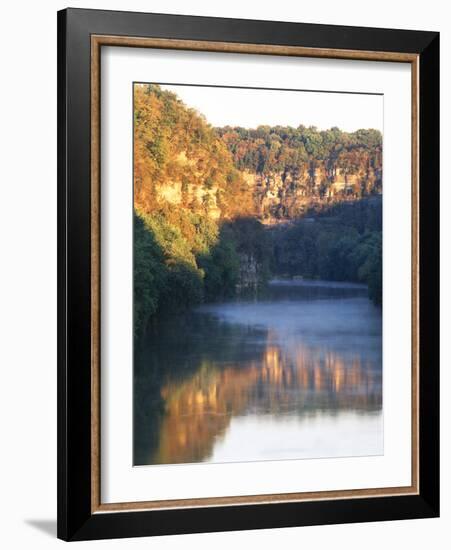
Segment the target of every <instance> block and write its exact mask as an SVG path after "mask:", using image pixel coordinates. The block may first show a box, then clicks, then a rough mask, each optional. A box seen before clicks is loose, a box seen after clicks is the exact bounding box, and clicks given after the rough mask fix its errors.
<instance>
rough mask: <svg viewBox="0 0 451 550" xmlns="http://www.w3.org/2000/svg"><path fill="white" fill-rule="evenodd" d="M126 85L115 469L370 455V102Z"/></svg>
mask: <svg viewBox="0 0 451 550" xmlns="http://www.w3.org/2000/svg"><path fill="white" fill-rule="evenodd" d="M130 93H132V94H133V113H130V116H133V182H134V184H133V209H134V213H133V340H134V342H133V465H134V466H153V465H176V464H188V463H230V462H253V461H275V460H277V461H283V460H292V459H321V458H340V457H369V456H379V455H383V454H384V437H383V436H384V429H383V421H384V415H383V413H384V409H383V392H382V388H383V364H382V355H383V354H382V349H383V335H382V315H383V299H382V298H383V293H382V289H383V285H382V256H383V223H382V221H383V215H382V212H383V120H384V95H383V94H382V93H376V92H375V93H357V92H349V93H347V92H343V91H340V92H337V91H334V89H333V82H331V89H330V90H308V89H305V90H297V89H272V88H271V89H269V88H246V87H231V86H221V85H218V86H211V85H193V84H189V85H186V84H185V85H184V84H183V83H163V82H150V81H149V82H133V85H132V90H131V92H130Z"/></svg>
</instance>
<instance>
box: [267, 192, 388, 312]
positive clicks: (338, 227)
mask: <svg viewBox="0 0 451 550" xmlns="http://www.w3.org/2000/svg"><path fill="white" fill-rule="evenodd" d="M381 208H382V204H381V201H377V202H374V201H373V202H371V201H366V202H364V201H360V202H358V203H354V204H352V203H350V204H347V205H346V206H345V207H344V206H343V205H338V206H335V207H333V208H331V209H329V211H327V212H323V213H322V214H320V215H319V216H317V217H315V218H307V220H304V221H300V222H298V223H296V224H293V225H290V226H288V227H282V228H276V229H274V231H273V232H274V261H273V266H272V268H273V271H274V272H276V273H279V274H282V275H290V276H294V275H301V276H303V277H306V278H320V279H325V280H330V281H355V282H361V283H364V284H367V285H368V295H369V297H370V299H371V300H372V301H373V302H374V303H376V304H381V302H382V226H381V225H382V220H381V217H382V212H381ZM373 210H376V211H378V212H376V213H375V212H373V213H372V215H368V214H369V212H372V211H373ZM365 220H366V221H365Z"/></svg>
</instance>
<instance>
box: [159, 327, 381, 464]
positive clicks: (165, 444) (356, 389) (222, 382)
mask: <svg viewBox="0 0 451 550" xmlns="http://www.w3.org/2000/svg"><path fill="white" fill-rule="evenodd" d="M161 395H162V397H163V399H164V401H165V415H164V417H163V420H162V422H161V426H160V438H159V445H158V448H157V450H156V453H155V455H154V457H153V462H154V463H157V464H158V463H160V464H170V463H172V464H174V463H183V462H201V461H203V460H206V459H208V457H209V456H211V454H212V451H213V448H214V445H215V443H216V442H217V441H218V440H221V439H222V437H223V436H224V435H225V433H226V432H227V429H228V427H229V424H230V421H231V418H232V417H233V416H240V415H244V414H249V413H254V414H255V413H256V414H259V415H265V414H267V415H291V417H293V416H297V417H299V418H300V419H301V418H302V417H303V416H304V417H305V415H308V414H314V413H316V412H317V411H334V410H336V411H339V410H357V411H369V410H378V409H380V408H381V405H382V395H381V376H380V371H379V370H378V369H375V368H374V367H373V368H372V367H371V365H370V364H368V363H367V362H365V361H362V359H361V358H360V357H359V356H357V355H356V356H351V357H350V356H346V357H344V356H342V355H340V354H339V353H337V352H336V351H324V350H323V349H314V348H309V347H306V346H304V345H296V346H295V348H294V349H291V350H290V351H288V350H285V349H282V348H281V347H280V346H278V345H277V344H275V343H271V338H269V339H268V344H267V346H266V349H265V350H264V353H263V356H262V358H261V360H251V361H248V362H246V363H242V362H240V364H239V366H237V365H234V364H227V365H220V364H217V363H214V362H210V361H204V362H203V363H202V364H201V366H200V368H199V370H198V371H197V372H196V374H195V375H193V376H191V377H190V378H189V379H188V380H185V381H182V382H180V381H169V382H167V383H166V384H165V385H164V386H163V388H162V390H161Z"/></svg>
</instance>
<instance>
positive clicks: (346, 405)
mask: <svg viewBox="0 0 451 550" xmlns="http://www.w3.org/2000/svg"><path fill="white" fill-rule="evenodd" d="M381 321H382V316H381V310H380V309H379V308H377V307H375V306H373V305H372V303H371V302H370V301H369V300H368V298H367V290H366V287H363V286H359V285H351V284H339V283H327V282H318V281H316V282H307V281H292V282H284V281H273V282H272V283H271V284H270V285H269V288H268V291H267V292H266V293H265V294H264V295H263V296H260V297H258V298H255V299H246V300H244V299H240V300H234V301H231V302H227V303H215V304H209V305H203V306H201V307H199V308H198V309H196V310H195V311H193V312H191V313H189V314H187V315H179V316H177V317H176V318H173V319H170V320H169V319H168V320H165V321H162V322H159V323H158V326H156V327H154V328H153V329H152V330H151V331H150V332H149V334H148V336H147V339H146V344H145V346H144V349H143V350H142V352H140V354H139V355H138V356H137V357H135V377H134V386H135V387H134V462H135V464H136V465H145V464H176V463H184V462H235V461H254V460H279V459H289V458H293V459H294V458H320V457H340V456H368V455H375V454H382V453H383V437H382V436H383V430H382V338H381V329H382V324H381Z"/></svg>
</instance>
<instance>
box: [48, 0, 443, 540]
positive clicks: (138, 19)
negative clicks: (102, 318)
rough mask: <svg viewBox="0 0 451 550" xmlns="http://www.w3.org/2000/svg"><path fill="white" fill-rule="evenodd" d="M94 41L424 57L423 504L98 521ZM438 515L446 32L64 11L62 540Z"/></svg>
mask: <svg viewBox="0 0 451 550" xmlns="http://www.w3.org/2000/svg"><path fill="white" fill-rule="evenodd" d="M92 35H113V36H130V37H144V38H145V37H153V38H166V39H183V40H195V41H219V42H229V43H249V44H268V45H280V46H300V47H306V48H327V49H329V48H330V49H334V50H336V49H338V50H357V51H359V50H365V51H374V52H400V53H412V54H416V55H418V59H419V89H418V98H419V120H418V125H419V132H418V139H419V368H420V381H419V396H418V397H419V479H420V484H419V494H417V495H405V496H381V497H369V498H358V499H351V498H349V499H346V498H343V499H336V500H324V501H321V500H316V501H308V502H286V503H267V504H251V505H242V504H241V505H227V506H218V507H200V508H188V509H176V508H175V509H166V510H163V509H156V510H140V511H115V512H108V513H93V512H92V508H91V483H92V480H91V476H92V470H91V456H92V453H91V450H92V449H91V446H92V441H91V437H90V434H91V382H92V380H91V342H92V337H91V276H90V274H91V228H90V215H91V214H90V213H91V210H90V208H91V206H90V198H91V187H90V181H91V149H90V143H91V116H90V105H91V103H90V101H91V98H90V85H91V36H92ZM400 207H401V206H400ZM438 515H439V33H436V32H423V31H408V30H392V29H376V28H360V27H344V26H330V25H313V24H301V23H282V22H271V21H253V20H240V19H220V18H210V17H192V16H178V15H163V14H146V13H131V12H114V11H101V10H85V9H66V10H63V11H60V12H58V537H59V538H61V539H64V540H88V539H100V538H116V537H118V538H119V537H137V536H149V535H165V534H177V533H200V532H213V531H230V530H241V529H261V528H266V529H267V528H278V527H289V526H301V525H317V524H332V523H350V522H367V521H381V520H395V519H414V518H430V517H437V516H438Z"/></svg>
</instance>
